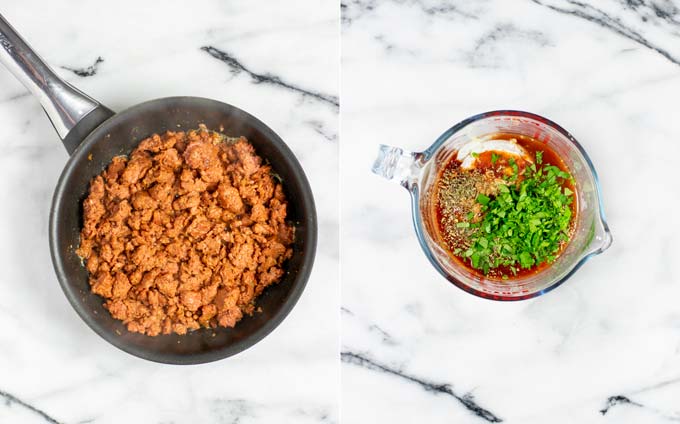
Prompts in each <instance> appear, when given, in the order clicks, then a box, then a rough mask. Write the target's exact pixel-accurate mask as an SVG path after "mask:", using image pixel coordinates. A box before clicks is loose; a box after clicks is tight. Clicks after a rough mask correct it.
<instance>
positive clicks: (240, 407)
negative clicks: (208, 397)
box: [211, 399, 335, 424]
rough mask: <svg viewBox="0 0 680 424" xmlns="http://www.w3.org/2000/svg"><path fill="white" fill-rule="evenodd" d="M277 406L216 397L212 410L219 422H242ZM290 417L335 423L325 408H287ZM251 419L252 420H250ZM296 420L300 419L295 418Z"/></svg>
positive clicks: (222, 423)
mask: <svg viewBox="0 0 680 424" xmlns="http://www.w3.org/2000/svg"><path fill="white" fill-rule="evenodd" d="M265 408H266V409H271V408H277V406H271V405H269V406H265V405H262V404H259V403H255V402H251V401H248V400H246V399H215V400H213V402H212V408H211V409H212V412H213V414H214V416H215V418H217V421H216V422H217V423H219V424H240V423H242V422H244V421H246V420H244V419H257V418H258V417H259V414H258V411H261V410H262V409H265ZM284 413H285V414H286V416H288V417H298V418H299V417H305V418H309V419H311V420H313V421H315V422H319V423H329V424H334V423H335V421H334V420H333V419H332V418H331V414H330V413H329V412H328V411H327V410H326V409H325V408H286V411H285V412H284ZM248 421H250V420H248ZM295 421H299V420H298V419H295Z"/></svg>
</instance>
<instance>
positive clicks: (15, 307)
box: [0, 0, 340, 424]
mask: <svg viewBox="0 0 680 424" xmlns="http://www.w3.org/2000/svg"><path fill="white" fill-rule="evenodd" d="M199 3H200V5H199ZM199 3H197V2H193V3H191V2H140V1H131V0H124V1H116V2H104V3H102V2H83V1H73V0H59V1H51V2H43V1H38V0H27V1H22V2H11V3H10V2H9V1H8V0H7V1H2V7H0V9H2V14H3V15H4V16H5V18H6V19H7V20H8V21H9V22H11V23H12V25H13V26H14V27H15V28H16V29H17V30H18V31H19V32H20V33H21V34H22V35H23V36H24V38H26V39H27V41H28V42H29V43H30V44H31V45H32V47H33V48H35V49H36V50H37V51H38V52H39V53H40V54H41V55H42V56H43V58H44V59H45V60H46V61H48V62H49V63H50V64H52V66H53V67H54V68H55V69H56V70H57V71H58V73H59V74H60V75H62V76H63V77H65V78H66V79H67V80H68V81H70V82H71V83H73V84H74V85H76V86H77V87H79V88H80V89H82V90H83V91H85V92H86V93H88V94H89V95H91V96H92V97H94V98H96V99H97V100H100V101H101V102H102V103H104V104H106V105H107V106H109V107H110V108H112V109H114V110H122V109H124V108H126V107H128V106H132V105H134V104H137V103H139V102H142V101H145V100H149V99H153V98H158V97H166V96H172V95H192V96H203V97H209V98H214V99H217V100H221V101H225V102H227V103H232V104H234V105H237V106H239V107H241V108H243V109H245V110H247V111H249V112H251V113H252V114H254V115H256V116H257V117H259V118H260V119H261V120H263V121H264V122H265V123H267V124H268V125H269V126H270V127H271V128H272V129H274V130H275V131H276V132H277V133H278V134H279V135H281V137H282V138H283V139H284V140H285V141H286V142H287V143H288V144H289V146H290V147H291V149H292V150H293V151H294V153H295V154H296V155H297V157H298V159H299V160H300V162H301V163H302V165H303V167H304V169H305V171H306V173H307V176H308V178H309V180H310V182H311V185H312V189H313V191H314V194H315V199H316V205H317V211H318V216H319V224H320V228H319V246H318V252H317V257H316V262H315V266H314V271H313V274H312V276H311V279H310V281H309V283H308V285H307V288H306V290H305V292H304V294H303V295H302V298H301V299H300V301H299V303H298V304H297V306H296V307H295V308H294V310H293V311H292V312H291V314H290V315H289V316H288V318H287V319H286V320H285V321H284V322H283V323H282V324H281V325H280V326H279V327H278V328H277V329H276V330H275V331H274V332H273V333H272V334H270V335H269V336H268V337H266V338H265V339H264V340H263V341H262V342H260V343H258V344H257V345H255V346H253V347H252V348H250V349H249V350H247V351H245V352H243V353H241V354H239V355H237V356H235V357H232V358H229V359H226V360H222V361H218V362H215V363H211V364H205V365H200V366H186V367H178V366H169V365H161V364H156V363H151V362H147V361H144V360H141V359H137V358H135V357H132V356H130V355H128V354H126V353H124V352H122V351H119V350H117V349H116V348H115V347H113V346H111V345H109V344H108V343H106V342H105V341H104V340H103V339H101V338H99V337H98V336H97V335H96V334H95V333H94V332H93V331H92V330H90V329H89V328H88V327H87V326H86V324H85V323H84V322H82V321H81V320H80V318H78V316H77V315H76V313H75V312H74V311H73V309H72V308H71V306H70V305H69V304H68V302H67V300H66V298H65V296H64V295H63V293H62V292H61V289H60V288H59V284H58V283H57V279H56V277H55V275H54V272H53V270H52V264H51V261H50V256H49V247H48V242H47V217H48V213H49V209H50V201H51V196H52V190H53V189H54V186H55V184H56V181H57V178H58V176H59V174H60V172H61V169H62V167H63V165H64V164H65V162H66V159H67V154H66V150H65V149H64V148H63V147H62V145H61V143H60V142H59V139H58V137H57V135H56V133H55V132H54V130H53V129H52V127H51V125H50V122H49V121H48V119H47V117H46V116H45V114H44V113H43V111H42V110H41V108H40V106H39V104H38V102H37V101H36V100H35V99H33V98H32V97H31V96H29V95H28V92H27V91H26V90H25V89H24V88H23V86H21V84H20V83H19V82H17V81H16V80H15V79H14V78H13V77H12V75H10V74H9V72H7V71H5V70H4V69H0V127H1V128H2V131H0V150H2V152H3V153H2V155H0V205H2V206H1V207H0V293H2V294H1V295H0V326H2V331H1V332H0V423H3V424H5V423H7V424H9V423H12V424H15V423H52V424H55V423H59V424H76V423H97V424H100V423H101V424H104V423H137V422H139V423H142V422H143V423H157V424H161V423H164V424H169V423H177V424H178V423H189V422H191V423H210V424H213V423H240V424H251V423H272V422H276V423H296V424H297V423H302V424H305V423H335V422H338V414H339V412H338V393H339V391H338V387H339V367H340V365H339V361H338V349H339V341H338V340H339V334H338V331H339V312H337V311H338V310H339V289H338V280H337V269H338V248H337V243H338V230H337V226H338V203H337V194H336V193H337V190H338V177H337V163H338V155H337V149H338V135H337V134H338V113H339V111H338V94H339V88H338V75H339V70H338V64H339V41H338V36H337V35H338V28H339V23H338V21H339V7H338V5H337V3H336V2H333V1H317V0H297V1H288V2H266V4H265V3H262V4H259V3H253V2H223V1H218V0H210V1H202V2H199ZM302 11H303V12H304V13H302ZM202 47H213V48H214V49H208V51H206V50H201V48H202ZM218 51H219V52H223V53H224V54H223V55H220V54H217V53H218ZM210 52H213V53H216V54H215V55H211V54H210ZM214 56H218V57H221V58H222V59H223V60H219V58H218V57H214Z"/></svg>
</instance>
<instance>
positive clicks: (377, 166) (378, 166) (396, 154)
mask: <svg viewBox="0 0 680 424" xmlns="http://www.w3.org/2000/svg"><path fill="white" fill-rule="evenodd" d="M421 155H422V154H421V153H412V152H409V151H407V150H404V149H401V148H399V147H392V146H386V145H384V144H381V145H380V149H379V150H378V157H377V158H376V159H375V162H373V167H371V171H372V172H373V173H374V174H376V175H380V176H381V177H383V178H385V179H387V180H390V181H396V182H398V183H399V184H401V185H403V186H404V187H406V188H409V187H410V186H411V184H412V183H413V182H414V181H415V175H417V173H416V169H415V168H417V167H419V165H418V158H419V157H420V156H421Z"/></svg>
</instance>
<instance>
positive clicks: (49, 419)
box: [0, 390, 62, 424]
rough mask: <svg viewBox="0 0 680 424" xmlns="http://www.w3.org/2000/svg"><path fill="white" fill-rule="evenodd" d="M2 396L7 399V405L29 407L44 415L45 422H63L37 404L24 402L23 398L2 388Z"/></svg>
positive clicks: (35, 412) (54, 423) (37, 413)
mask: <svg viewBox="0 0 680 424" xmlns="http://www.w3.org/2000/svg"><path fill="white" fill-rule="evenodd" d="M0 398H2V399H4V400H5V405H7V406H11V405H12V404H16V405H19V406H21V407H23V408H26V409H28V410H29V411H31V412H33V413H34V414H36V415H38V416H40V417H42V418H43V419H44V420H45V422H47V423H50V424H62V422H61V421H57V420H56V419H54V418H52V417H50V416H49V415H47V413H46V412H44V411H43V410H41V409H38V408H36V407H35V406H33V405H31V404H30V403H27V402H24V401H23V400H21V399H19V398H18V397H16V396H14V395H12V394H10V393H7V392H5V391H2V390H0Z"/></svg>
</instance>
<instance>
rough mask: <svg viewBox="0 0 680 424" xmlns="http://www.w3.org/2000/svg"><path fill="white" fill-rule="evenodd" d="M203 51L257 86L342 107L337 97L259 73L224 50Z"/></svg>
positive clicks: (210, 49) (209, 49) (207, 48)
mask: <svg viewBox="0 0 680 424" xmlns="http://www.w3.org/2000/svg"><path fill="white" fill-rule="evenodd" d="M201 50H203V51H204V52H206V53H208V54H209V55H210V56H212V57H214V58H215V59H217V60H219V61H221V62H224V63H225V64H227V65H228V66H229V68H230V70H231V72H232V73H233V74H239V73H241V72H244V73H246V74H248V75H249V76H250V78H252V80H253V81H255V84H269V85H274V86H277V87H281V88H285V89H286V90H290V91H294V92H296V93H299V94H302V95H303V96H308V97H311V98H313V99H316V100H318V101H321V102H323V103H327V104H329V105H332V106H335V108H339V107H340V100H339V99H338V97H337V96H332V95H330V94H325V93H321V92H317V91H311V90H308V89H306V88H302V87H299V86H297V85H295V84H291V83H289V82H286V81H284V80H283V79H281V77H279V76H277V75H273V74H270V73H257V72H254V71H252V70H250V69H249V68H247V67H246V66H245V65H243V64H242V63H241V62H240V61H239V60H238V59H236V58H235V57H234V56H233V55H232V54H230V53H227V52H225V51H223V50H220V49H218V48H215V47H213V46H203V47H201Z"/></svg>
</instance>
